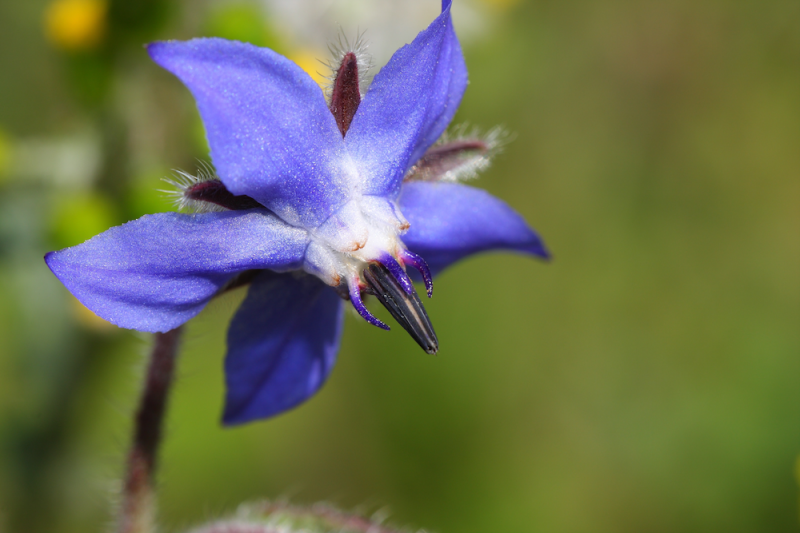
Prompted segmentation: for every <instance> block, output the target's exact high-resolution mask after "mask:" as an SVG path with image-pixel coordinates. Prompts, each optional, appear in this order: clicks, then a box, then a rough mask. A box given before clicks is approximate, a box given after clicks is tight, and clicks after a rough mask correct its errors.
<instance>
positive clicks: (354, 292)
mask: <svg viewBox="0 0 800 533" xmlns="http://www.w3.org/2000/svg"><path fill="white" fill-rule="evenodd" d="M348 281H349V283H348V284H347V285H348V286H349V287H350V301H351V302H353V307H355V308H356V311H358V314H359V315H361V317H362V318H363V319H364V320H366V321H367V322H369V323H370V324H372V325H373V326H378V327H379V328H381V329H385V330H386V331H389V330H390V329H391V328H390V327H389V326H387V325H386V324H384V323H383V322H381V321H380V320H378V319H377V318H375V317H374V316H373V315H372V313H370V312H369V309H367V307H366V306H365V305H364V302H363V301H362V300H361V289H360V288H359V286H358V285H359V283H358V277H353V278H352V279H350V280H348Z"/></svg>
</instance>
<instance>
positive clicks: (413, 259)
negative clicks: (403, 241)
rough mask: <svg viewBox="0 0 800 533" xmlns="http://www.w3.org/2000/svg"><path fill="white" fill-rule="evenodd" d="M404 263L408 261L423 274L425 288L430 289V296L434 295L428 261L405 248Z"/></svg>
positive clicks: (402, 255) (402, 256)
mask: <svg viewBox="0 0 800 533" xmlns="http://www.w3.org/2000/svg"><path fill="white" fill-rule="evenodd" d="M400 257H401V258H402V259H403V262H404V263H408V264H410V265H411V266H413V267H414V268H416V269H417V270H418V271H419V273H420V274H421V275H422V279H423V280H424V281H425V288H426V289H427V290H428V298H430V297H431V296H433V276H431V269H430V268H428V263H427V262H426V261H425V260H424V259H423V258H422V257H420V256H418V255H417V254H415V253H414V252H411V251H409V250H403V251H402V252H401V256H400Z"/></svg>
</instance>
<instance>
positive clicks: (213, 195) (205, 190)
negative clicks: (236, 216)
mask: <svg viewBox="0 0 800 533" xmlns="http://www.w3.org/2000/svg"><path fill="white" fill-rule="evenodd" d="M183 194H184V196H185V197H186V198H188V199H189V200H199V201H202V202H211V203H212V204H216V205H218V206H221V207H224V208H225V209H231V210H241V209H254V208H256V207H264V206H263V205H261V204H260V203H258V202H256V201H255V200H253V199H252V198H250V197H249V196H244V195H242V196H235V195H234V194H233V193H231V192H230V191H229V190H228V189H226V188H225V185H223V184H222V182H221V181H219V180H216V179H214V180H207V181H199V182H197V183H194V184H192V185H191V186H190V187H187V188H186V190H185V191H184V193H183Z"/></svg>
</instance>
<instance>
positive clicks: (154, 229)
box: [45, 209, 307, 332]
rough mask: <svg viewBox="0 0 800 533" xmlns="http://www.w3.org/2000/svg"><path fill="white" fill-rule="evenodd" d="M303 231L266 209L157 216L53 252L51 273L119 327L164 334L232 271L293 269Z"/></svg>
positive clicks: (186, 317)
mask: <svg viewBox="0 0 800 533" xmlns="http://www.w3.org/2000/svg"><path fill="white" fill-rule="evenodd" d="M306 246H307V234H306V232H304V231H302V230H298V229H296V228H293V227H291V226H288V225H286V224H285V223H284V222H282V221H281V220H279V219H278V218H277V217H275V216H274V215H272V214H271V213H269V212H268V211H266V210H264V209H253V210H250V211H236V212H232V211H227V212H224V213H204V214H196V215H187V214H179V213H159V214H156V215H146V216H143V217H142V218H140V219H138V220H134V221H132V222H128V223H127V224H123V225H122V226H117V227H114V228H111V229H110V230H108V231H106V232H104V233H101V234H100V235H97V236H96V237H93V238H92V239H90V240H88V241H86V242H85V243H83V244H79V245H78V246H73V247H72V248H66V249H64V250H60V251H57V252H50V253H49V254H47V255H46V256H45V261H46V262H47V265H48V266H49V267H50V270H52V271H53V273H54V274H55V275H56V277H58V279H60V280H61V282H62V283H63V284H64V285H65V286H66V287H67V289H69V291H70V292H71V293H72V294H74V295H75V297H76V298H78V300H80V301H81V302H82V303H83V304H84V305H85V306H86V307H88V308H89V309H91V310H92V311H94V312H95V313H96V314H97V315H99V316H101V317H102V318H104V319H106V320H108V321H109V322H112V323H114V324H116V325H118V326H120V327H123V328H131V329H137V330H140V331H150V332H156V331H162V332H163V331H168V330H170V329H173V328H175V327H177V326H179V325H181V324H183V323H184V322H186V321H187V320H189V319H190V318H192V317H193V316H195V315H196V314H197V313H199V312H200V310H201V309H202V308H203V306H204V305H205V304H206V303H207V302H208V300H209V299H210V298H211V297H212V296H213V295H214V294H215V293H216V292H217V291H218V290H219V289H220V287H222V286H223V285H224V284H225V283H226V282H227V281H228V280H230V279H231V277H233V276H234V275H235V274H236V273H238V272H241V271H243V270H249V269H261V268H271V269H278V270H283V269H290V268H298V267H299V265H300V264H301V263H302V261H303V256H304V255H305V250H306Z"/></svg>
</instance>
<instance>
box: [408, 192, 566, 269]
mask: <svg viewBox="0 0 800 533" xmlns="http://www.w3.org/2000/svg"><path fill="white" fill-rule="evenodd" d="M399 201H400V210H401V211H402V212H403V214H404V215H405V217H406V218H407V219H408V222H409V223H410V224H411V227H410V229H409V230H408V232H407V233H406V234H405V235H404V236H403V237H402V238H403V242H404V243H405V244H406V246H408V249H409V250H411V251H412V252H414V253H416V254H419V255H420V256H422V257H423V258H424V259H425V261H427V263H428V266H430V268H431V271H432V272H433V273H434V274H437V273H439V272H441V271H442V270H444V269H445V268H447V267H448V266H450V265H451V264H453V263H454V262H456V261H458V260H460V259H462V258H464V257H466V256H468V255H472V254H475V253H479V252H485V251H490V250H508V251H514V252H520V253H524V254H530V255H534V256H537V257H540V258H542V259H548V258H549V257H550V253H549V252H548V251H547V249H546V248H545V246H544V243H543V242H542V239H541V238H540V237H539V235H538V234H537V233H536V232H535V231H533V229H531V228H530V226H528V224H527V223H526V222H525V219H523V218H522V217H521V216H520V215H519V214H518V213H517V212H516V211H514V210H513V209H511V207H509V206H508V204H506V203H505V202H503V201H502V200H500V199H499V198H496V197H494V196H492V195H491V194H489V193H488V192H486V191H484V190H481V189H476V188H474V187H470V186H468V185H462V184H459V183H441V182H439V183H431V182H410V183H406V184H404V185H403V189H402V193H401V195H400V200H399Z"/></svg>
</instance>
